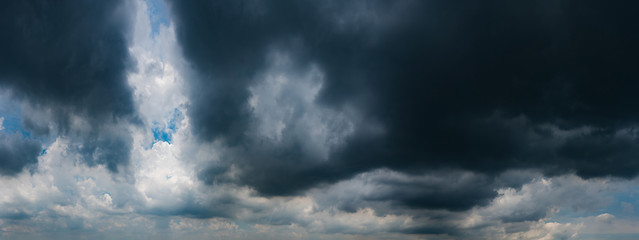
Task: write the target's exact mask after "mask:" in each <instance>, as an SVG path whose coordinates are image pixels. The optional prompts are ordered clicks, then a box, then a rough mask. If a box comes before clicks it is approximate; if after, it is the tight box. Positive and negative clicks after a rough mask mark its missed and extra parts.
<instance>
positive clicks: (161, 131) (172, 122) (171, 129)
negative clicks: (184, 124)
mask: <svg viewBox="0 0 639 240" xmlns="http://www.w3.org/2000/svg"><path fill="white" fill-rule="evenodd" d="M183 118H184V116H183V113H182V111H180V110H179V109H177V108H175V109H173V113H172V114H171V116H170V119H169V121H168V122H167V123H166V125H165V126H161V125H160V124H159V123H158V122H153V127H152V128H151V132H153V140H154V142H157V141H163V142H167V143H172V140H173V133H175V131H176V130H177V129H178V123H179V122H180V121H182V119H183Z"/></svg>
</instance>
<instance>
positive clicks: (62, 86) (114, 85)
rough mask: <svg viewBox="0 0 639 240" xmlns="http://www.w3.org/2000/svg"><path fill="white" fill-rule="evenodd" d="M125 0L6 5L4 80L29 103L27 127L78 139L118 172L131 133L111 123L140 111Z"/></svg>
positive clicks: (89, 154) (90, 156)
mask: <svg viewBox="0 0 639 240" xmlns="http://www.w3.org/2000/svg"><path fill="white" fill-rule="evenodd" d="M125 5H126V3H124V2H122V1H115V2H109V3H102V2H93V1H80V2H72V1H62V2H52V1H30V2H24V1H10V2H5V3H3V7H2V10H0V11H1V12H0V15H2V17H0V31H1V32H2V33H3V36H4V37H3V38H2V40H0V49H1V50H0V51H2V52H3V54H2V55H3V57H2V58H0V86H1V87H3V88H5V89H9V91H10V92H11V94H12V95H13V97H14V98H15V99H18V100H20V101H22V102H23V105H24V107H23V109H22V126H23V127H24V128H25V129H26V130H27V131H30V132H31V133H33V134H35V135H40V136H47V135H49V134H55V135H61V136H67V137H71V138H75V139H77V142H78V148H79V149H78V150H79V151H80V152H82V153H84V155H85V156H86V160H87V163H89V164H90V165H93V164H104V165H107V166H108V168H109V169H110V170H111V171H114V172H117V171H118V168H117V166H120V165H126V164H127V163H128V157H129V152H128V151H129V149H130V145H131V140H130V136H125V135H123V134H117V133H116V134H111V130H112V126H113V125H117V124H118V122H120V121H128V120H130V119H132V118H134V116H135V109H134V108H135V107H134V105H133V102H132V97H131V90H130V87H129V86H128V84H127V81H126V72H127V71H128V70H131V59H130V56H129V51H128V47H127V45H128V41H129V40H128V39H127V38H128V37H127V34H128V33H127V32H128V30H127V29H128V19H129V18H130V17H129V16H130V13H129V10H127V9H128V8H127V7H126V6H125ZM116 132H117V131H116Z"/></svg>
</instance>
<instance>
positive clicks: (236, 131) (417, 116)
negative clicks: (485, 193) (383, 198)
mask: <svg viewBox="0 0 639 240" xmlns="http://www.w3.org/2000/svg"><path fill="white" fill-rule="evenodd" d="M169 2H170V7H171V10H172V13H173V16H174V20H175V22H176V30H177V36H178V40H179V42H180V44H181V47H182V49H183V52H184V54H185V57H186V58H187V59H188V60H189V61H190V62H191V63H192V64H193V67H194V69H195V71H196V72H197V76H196V77H195V79H194V80H193V81H192V82H191V83H190V85H191V87H190V89H191V90H190V93H189V96H190V98H191V100H192V102H191V105H190V107H189V115H190V117H191V123H192V124H193V126H194V134H196V135H197V136H199V137H200V138H201V139H203V140H208V141H223V142H224V143H225V144H226V145H227V146H228V147H229V148H230V149H232V150H230V151H229V153H228V154H225V156H226V158H228V159H229V160H228V162H230V163H228V164H229V165H230V164H235V166H236V167H237V168H239V169H240V175H242V177H240V178H239V179H238V181H239V182H241V183H244V184H247V185H249V186H253V187H255V188H256V189H258V191H260V192H261V193H264V194H268V195H272V194H275V195H287V194H292V193H295V192H298V191H300V190H304V189H308V188H309V187H312V186H314V185H316V184H320V183H326V182H334V181H337V180H340V179H344V178H348V177H351V176H353V175H354V174H357V173H360V172H363V171H367V170H371V169H375V168H380V167H385V168H391V169H395V170H399V171H407V170H409V171H420V170H428V169H433V168H435V169H436V168H454V169H464V170H469V171H478V172H481V173H484V174H489V175H491V176H494V175H496V174H500V173H502V172H504V171H506V170H508V169H528V168H532V169H539V170H542V171H544V172H546V173H547V174H550V175H554V174H563V173H570V172H575V173H577V174H578V175H579V176H582V177H599V176H608V175H612V176H621V177H627V178H631V177H634V176H636V174H637V172H638V170H639V168H638V166H639V165H636V164H635V162H636V161H633V160H632V159H633V156H635V155H636V154H634V153H635V152H636V151H637V149H639V148H637V145H636V144H635V142H636V139H635V138H636V137H635V133H634V132H635V131H634V126H635V125H636V124H637V122H638V120H639V119H638V118H637V116H636V115H635V114H632V111H631V109H632V106H633V103H632V102H633V101H632V100H631V99H635V96H636V94H633V93H632V91H629V89H633V88H634V86H635V83H634V81H633V80H632V79H635V78H636V77H637V76H638V73H637V71H635V67H634V63H636V61H634V60H632V57H631V56H632V53H635V52H637V50H638V49H636V48H635V47H632V46H633V44H631V41H632V40H631V39H636V38H637V37H638V36H637V34H634V32H632V30H631V29H632V26H631V25H629V23H630V22H633V19H634V15H633V14H632V13H631V12H628V10H627V9H631V8H632V7H631V6H626V4H629V3H623V4H622V3H617V4H606V5H605V6H600V5H602V4H600V3H594V2H579V3H572V2H561V1H559V2H539V3H530V4H523V5H522V4H515V3H510V2H505V1H496V2H493V3H492V4H487V3H486V4H484V3H468V4H454V3H438V2H430V1H397V2H393V3H387V2H379V1H347V2H342V1H339V2H337V1H328V2H321V3H317V2H310V1H302V2H299V1H278V2H277V3H271V2H266V1H246V2H232V3H228V4H221V3H219V2H183V1H169ZM524 5H525V6H524ZM595 9H596V10H595ZM592 14H595V15H596V16H598V17H600V18H602V20H596V21H597V24H592V21H595V20H593V19H594V18H593V17H592ZM612 16H614V17H612ZM602 35H605V36H607V37H605V38H603V37H600V36H602ZM612 45H623V46H627V47H624V48H614V49H609V48H604V47H601V46H612ZM274 55H275V56H276V57H273V56H274ZM277 56H280V57H277ZM281 56H284V57H281ZM590 56H599V57H596V58H594V57H590ZM282 58H283V59H284V60H282ZM278 61H288V63H286V64H280V65H278ZM282 66H283V67H282ZM309 78H315V79H316V80H308V79H309ZM309 81H311V82H310V83H307V82H309ZM312 81H315V82H312ZM304 84H307V85H306V86H304ZM264 85H266V86H268V87H260V86H264ZM604 86H605V87H604ZM305 97H306V99H305ZM317 111H322V112H323V113H322V114H321V116H314V114H316V113H315V112H317ZM300 120H302V121H303V122H304V123H314V124H313V126H312V127H311V126H306V127H301V128H300V126H301V124H302V123H301V122H299V121H300ZM264 124H268V127H267V128H266V129H267V130H264V129H265V128H264V127H263V126H264ZM256 126H257V127H256ZM260 126H262V127H260ZM313 131H321V132H322V134H324V135H318V136H312V135H310V136H309V135H308V133H305V132H313ZM318 139H319V141H321V143H320V144H319V145H321V147H316V148H314V150H312V149H309V146H308V145H309V144H312V143H313V141H317V140H318ZM318 149H322V151H318ZM584 149H587V150H584ZM213 168H214V169H213V170H211V171H209V172H205V173H203V178H204V179H205V180H206V181H211V179H213V178H216V175H218V174H219V173H220V172H223V171H224V169H222V170H220V169H215V167H213ZM288 179H296V181H290V180H288Z"/></svg>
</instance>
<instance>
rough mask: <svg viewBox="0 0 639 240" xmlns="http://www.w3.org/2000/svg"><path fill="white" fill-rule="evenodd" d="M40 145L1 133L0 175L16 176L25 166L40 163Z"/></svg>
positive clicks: (17, 136)
mask: <svg viewBox="0 0 639 240" xmlns="http://www.w3.org/2000/svg"><path fill="white" fill-rule="evenodd" d="M40 152H42V147H41V146H40V143H39V142H37V141H34V140H30V139H24V138H23V137H21V136H19V135H18V134H16V135H12V136H9V135H6V134H4V133H0V175H9V176H11V175H15V174H17V173H19V172H21V171H22V169H23V168H24V167H25V166H29V165H33V164H36V163H38V159H37V157H38V155H40Z"/></svg>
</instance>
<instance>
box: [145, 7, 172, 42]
mask: <svg viewBox="0 0 639 240" xmlns="http://www.w3.org/2000/svg"><path fill="white" fill-rule="evenodd" d="M146 5H147V11H148V13H149V14H148V15H149V21H150V22H151V36H155V35H157V34H158V32H159V31H160V26H161V25H164V26H168V25H169V12H168V9H167V8H166V5H165V4H164V1H163V0H146Z"/></svg>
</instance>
